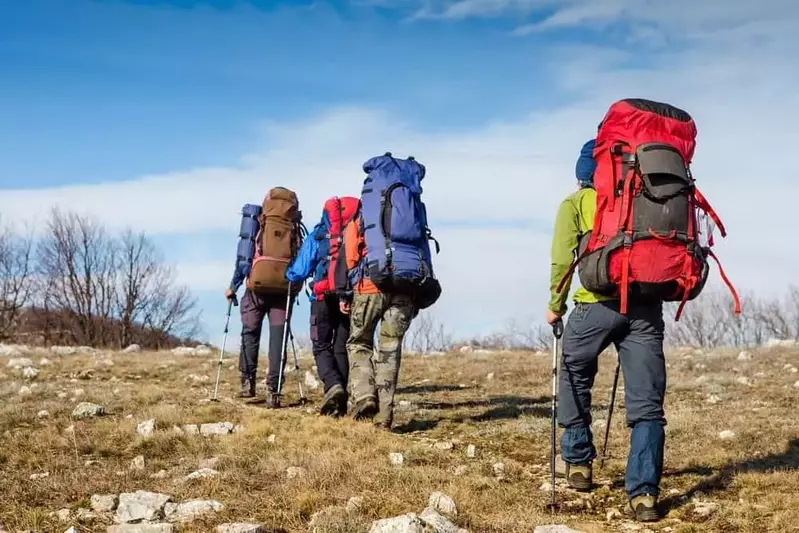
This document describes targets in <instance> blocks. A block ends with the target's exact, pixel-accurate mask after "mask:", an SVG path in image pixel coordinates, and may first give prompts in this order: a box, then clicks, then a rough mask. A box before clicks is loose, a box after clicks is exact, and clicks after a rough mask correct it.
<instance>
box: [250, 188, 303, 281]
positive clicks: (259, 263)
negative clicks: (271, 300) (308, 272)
mask: <svg viewBox="0 0 799 533" xmlns="http://www.w3.org/2000/svg"><path fill="white" fill-rule="evenodd" d="M262 206H263V211H262V213H261V215H260V216H259V217H258V222H259V223H260V226H261V227H260V230H259V231H258V234H257V235H256V238H255V255H254V257H253V262H252V268H251V269H250V275H249V277H248V278H247V288H248V289H250V290H251V291H253V292H257V293H283V294H285V293H286V292H287V291H288V289H289V281H288V280H287V279H286V269H287V268H288V265H289V263H290V262H291V261H292V260H293V259H294V256H295V255H297V251H298V250H299V249H300V245H301V244H302V231H301V228H302V223H301V220H302V212H301V211H300V204H299V201H298V200H297V195H296V194H295V193H294V191H291V190H289V189H286V188H285V187H275V188H273V189H271V190H270V191H269V193H267V195H266V198H264V201H263V204H262ZM295 292H296V291H295Z"/></svg>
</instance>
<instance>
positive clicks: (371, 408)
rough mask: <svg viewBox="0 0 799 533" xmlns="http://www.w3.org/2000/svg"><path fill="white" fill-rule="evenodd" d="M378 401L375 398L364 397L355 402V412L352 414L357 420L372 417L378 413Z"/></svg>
mask: <svg viewBox="0 0 799 533" xmlns="http://www.w3.org/2000/svg"><path fill="white" fill-rule="evenodd" d="M377 411H378V409H377V402H376V401H375V399H374V398H364V399H363V400H360V401H358V402H355V412H354V413H353V414H352V417H353V418H354V419H355V420H366V419H372V418H374V417H375V415H376V414H377Z"/></svg>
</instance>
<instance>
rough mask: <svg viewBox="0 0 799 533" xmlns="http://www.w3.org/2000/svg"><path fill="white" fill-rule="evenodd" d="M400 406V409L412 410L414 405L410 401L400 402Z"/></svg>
mask: <svg viewBox="0 0 799 533" xmlns="http://www.w3.org/2000/svg"><path fill="white" fill-rule="evenodd" d="M398 405H399V407H400V409H410V408H411V407H413V404H412V403H411V402H410V401H409V400H400V401H399V404H398Z"/></svg>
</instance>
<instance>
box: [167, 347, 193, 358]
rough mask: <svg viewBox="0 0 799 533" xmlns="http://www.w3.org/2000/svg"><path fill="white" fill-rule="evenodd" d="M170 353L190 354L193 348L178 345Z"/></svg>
mask: <svg viewBox="0 0 799 533" xmlns="http://www.w3.org/2000/svg"><path fill="white" fill-rule="evenodd" d="M172 355H179V356H191V355H194V348H189V347H188V346H178V347H177V348H174V349H173V350H172Z"/></svg>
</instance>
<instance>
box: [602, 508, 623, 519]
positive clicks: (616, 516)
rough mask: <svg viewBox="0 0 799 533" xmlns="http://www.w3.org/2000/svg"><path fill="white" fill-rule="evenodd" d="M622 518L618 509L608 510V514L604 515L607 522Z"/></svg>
mask: <svg viewBox="0 0 799 533" xmlns="http://www.w3.org/2000/svg"><path fill="white" fill-rule="evenodd" d="M621 517H622V514H621V511H619V510H618V509H608V512H607V513H606V514H605V520H607V521H608V522H610V521H612V520H617V519H619V518H621Z"/></svg>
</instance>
